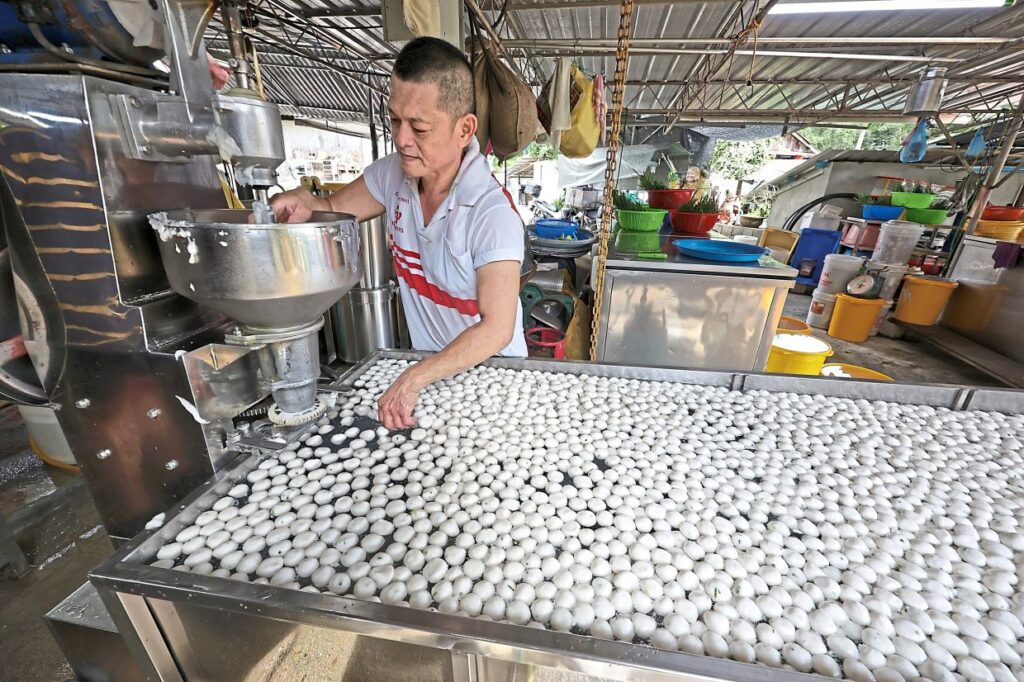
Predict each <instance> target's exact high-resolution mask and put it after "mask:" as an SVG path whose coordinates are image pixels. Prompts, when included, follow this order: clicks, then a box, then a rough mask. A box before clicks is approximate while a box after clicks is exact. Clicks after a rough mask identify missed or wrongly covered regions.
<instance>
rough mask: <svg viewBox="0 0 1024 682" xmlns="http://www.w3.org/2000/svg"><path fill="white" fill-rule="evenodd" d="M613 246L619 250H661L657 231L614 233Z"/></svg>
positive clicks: (637, 251)
mask: <svg viewBox="0 0 1024 682" xmlns="http://www.w3.org/2000/svg"><path fill="white" fill-rule="evenodd" d="M615 248H617V249H619V250H620V251H631V252H633V253H646V252H649V251H661V235H660V234H658V233H657V232H625V231H623V230H619V232H617V233H616V234H615Z"/></svg>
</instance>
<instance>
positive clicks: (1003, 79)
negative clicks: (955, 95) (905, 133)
mask: <svg viewBox="0 0 1024 682" xmlns="http://www.w3.org/2000/svg"><path fill="white" fill-rule="evenodd" d="M918 80H919V79H918V78H916V77H915V78H905V77H894V78H870V79H866V80H865V79H858V78H843V79H834V78H833V79H828V78H821V79H819V78H754V80H752V81H749V82H748V81H747V80H746V79H739V80H737V79H716V80H710V81H708V85H723V86H727V87H728V86H731V85H735V86H745V85H748V84H750V85H754V86H758V85H822V86H843V85H871V84H874V85H889V84H905V85H912V84H914V83H917V82H918ZM947 80H948V81H949V82H950V83H979V84H985V83H1021V84H1022V86H1024V81H1022V79H1021V78H1012V77H1008V76H996V77H991V78H982V77H970V76H963V77H959V76H948V77H947ZM687 82H688V81H684V80H678V79H677V80H628V81H626V85H636V86H644V85H647V86H660V85H686V83H687Z"/></svg>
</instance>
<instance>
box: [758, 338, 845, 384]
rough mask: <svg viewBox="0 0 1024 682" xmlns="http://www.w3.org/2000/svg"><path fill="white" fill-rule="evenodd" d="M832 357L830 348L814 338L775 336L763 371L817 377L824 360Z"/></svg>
mask: <svg viewBox="0 0 1024 682" xmlns="http://www.w3.org/2000/svg"><path fill="white" fill-rule="evenodd" d="M830 355H832V346H830V345H828V344H827V343H826V342H824V341H822V340H821V339H819V338H816V337H814V336H806V335H804V334H776V335H775V339H774V340H773V341H772V349H771V351H770V352H769V353H768V365H767V366H766V367H765V371H767V372H772V373H773V374H806V375H808V376H818V373H819V372H821V366H822V365H824V364H825V358H827V357H828V356H830Z"/></svg>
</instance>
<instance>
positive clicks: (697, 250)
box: [672, 239, 768, 263]
mask: <svg viewBox="0 0 1024 682" xmlns="http://www.w3.org/2000/svg"><path fill="white" fill-rule="evenodd" d="M672 245H673V246H675V247H676V248H677V249H679V253H681V254H683V255H685V256H690V257H691V258H700V259H702V260H714V261H719V262H722V263H751V262H754V261H757V260H760V258H761V256H763V255H764V254H766V253H768V249H766V248H764V247H763V246H754V245H753V244H741V243H740V242H727V241H723V240H721V239H677V240H675V241H674V242H672Z"/></svg>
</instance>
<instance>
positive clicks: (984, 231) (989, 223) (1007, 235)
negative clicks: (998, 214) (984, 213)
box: [974, 220, 1024, 242]
mask: <svg viewBox="0 0 1024 682" xmlns="http://www.w3.org/2000/svg"><path fill="white" fill-rule="evenodd" d="M1022 230H1024V223H1009V222H1000V221H998V220H981V221H978V227H977V229H975V231H974V236H975V237H987V238H989V239H998V240H999V241H1003V242H1015V241H1017V239H1018V238H1019V237H1020V233H1021V231H1022Z"/></svg>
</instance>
